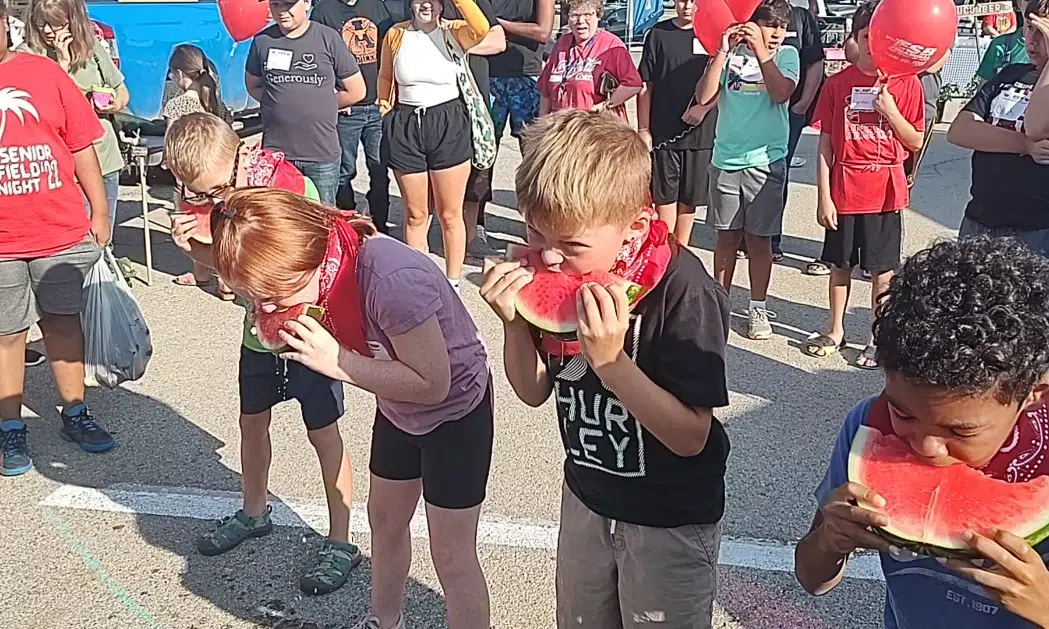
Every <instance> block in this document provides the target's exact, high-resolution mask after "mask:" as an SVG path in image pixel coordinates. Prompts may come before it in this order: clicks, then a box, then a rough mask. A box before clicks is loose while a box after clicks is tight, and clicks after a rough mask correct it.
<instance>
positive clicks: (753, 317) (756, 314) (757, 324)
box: [747, 308, 776, 341]
mask: <svg viewBox="0 0 1049 629" xmlns="http://www.w3.org/2000/svg"><path fill="white" fill-rule="evenodd" d="M775 318H776V313H774V312H770V311H768V310H766V309H765V308H752V309H751V310H750V312H749V313H748V317H747V338H750V339H753V340H755V341H767V340H769V339H770V338H772V324H771V323H769V319H775Z"/></svg>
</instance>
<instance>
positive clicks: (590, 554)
mask: <svg viewBox="0 0 1049 629" xmlns="http://www.w3.org/2000/svg"><path fill="white" fill-rule="evenodd" d="M720 545H721V525H720V524H710V525H690V526H681V527H678V528H673V529H662V528H653V527H648V526H638V525H636V524H626V523H623V522H617V521H615V520H609V519H608V518H603V517H601V516H599V515H597V514H596V513H594V512H593V511H591V510H590V509H588V508H587V507H586V505H584V504H583V503H582V502H580V501H579V499H578V498H576V496H575V494H573V493H572V490H570V489H569V488H568V486H567V485H565V486H563V487H562V489H561V530H560V532H559V533H558V536H557V578H556V588H557V627H558V629H642V628H644V629H649V628H650V627H659V629H708V628H709V627H711V626H712V617H713V614H714V595H715V594H716V592H717V564H718V550H719V548H720Z"/></svg>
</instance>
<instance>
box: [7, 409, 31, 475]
mask: <svg viewBox="0 0 1049 629" xmlns="http://www.w3.org/2000/svg"><path fill="white" fill-rule="evenodd" d="M31 469H33V459H31V458H29V449H28V448H27V447H26V426H25V422H23V421H19V420H17V419H14V420H9V421H5V422H0V476H18V475H20V474H25V473H26V472H28V471H29V470H31Z"/></svg>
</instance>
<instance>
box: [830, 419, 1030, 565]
mask: <svg viewBox="0 0 1049 629" xmlns="http://www.w3.org/2000/svg"><path fill="white" fill-rule="evenodd" d="M882 436H883V434H882V432H881V431H879V430H877V429H876V428H871V427H870V426H860V427H859V429H858V430H857V432H856V436H855V437H854V438H853V441H852V447H851V450H850V452H849V469H848V475H849V480H851V481H854V482H859V484H861V485H862V484H863V483H862V482H860V481H858V480H856V479H860V478H862V477H863V473H862V469H861V468H862V465H863V462H864V456H863V455H864V452H865V451H866V450H867V447H868V445H870V444H871V443H872V442H873V441H875V440H877V439H880V438H881V437H882ZM861 506H863V507H864V508H867V509H871V510H872V511H878V509H877V508H876V507H874V506H872V505H868V504H861ZM1031 518H1032V522H1037V523H1038V524H1040V526H1039V528H1038V529H1037V530H1035V531H1034V532H1033V533H1029V534H1027V535H1026V536H1025V537H1024V540H1025V541H1026V542H1027V543H1029V544H1030V545H1031V546H1032V547H1033V546H1037V545H1038V544H1040V543H1041V542H1043V541H1045V540H1046V539H1049V505H1036V506H1034V509H1033V513H1032V514H1031ZM874 532H875V533H877V534H878V535H879V536H880V537H882V538H883V539H885V540H886V541H888V542H889V543H890V544H892V545H894V546H898V547H900V548H903V549H906V550H910V551H912V552H914V553H917V554H920V555H926V556H930V557H943V558H946V559H961V560H969V559H976V558H980V557H982V555H981V554H980V553H979V552H977V551H975V550H973V549H971V548H969V547H968V546H965V545H964V544H963V543H961V542H955V541H954V540H950V539H944V540H936V543H933V542H930V541H928V540H926V541H921V540H914V539H911V538H909V537H907V535H906V533H905V532H904V531H901V530H899V529H898V528H895V527H893V526H892V524H891V523H890V525H889V526H888V527H884V528H875V529H874Z"/></svg>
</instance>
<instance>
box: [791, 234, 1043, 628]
mask: <svg viewBox="0 0 1049 629" xmlns="http://www.w3.org/2000/svg"><path fill="white" fill-rule="evenodd" d="M885 299H886V301H884V302H882V305H881V306H880V308H879V310H878V313H877V318H876V320H875V324H874V335H875V339H876V345H877V348H878V349H877V352H878V353H877V358H878V362H879V364H880V365H881V367H882V369H884V371H885V389H884V391H883V392H882V393H881V394H880V395H878V396H876V397H874V398H872V399H870V400H865V401H864V402H862V403H860V404H859V405H858V406H857V407H856V408H855V409H853V411H852V412H851V413H850V414H849V416H848V417H847V418H846V420H845V424H844V426H843V427H842V429H841V432H840V433H839V435H838V439H837V442H836V443H835V446H834V452H833V454H832V455H831V462H830V465H829V467H828V469H827V473H826V476H824V479H823V481H822V482H821V483H820V485H819V487H818V488H817V490H816V498H817V500H818V502H819V504H820V508H819V510H818V511H817V512H816V515H815V518H814V520H813V523H812V528H811V530H810V531H809V533H808V534H807V535H806V536H805V538H804V539H802V540H801V542H800V543H799V544H798V547H797V551H796V563H795V575H796V576H797V578H798V581H799V582H800V583H801V584H802V586H804V587H805V589H806V590H808V591H809V592H810V593H812V594H815V595H822V594H825V593H827V592H829V591H830V590H831V589H833V588H834V587H835V586H836V585H837V584H838V583H839V582H840V581H841V579H842V576H843V573H844V571H845V567H846V564H847V563H848V560H849V557H850V555H851V554H852V553H853V552H855V551H856V550H858V549H861V548H870V549H875V550H878V551H879V552H880V555H881V565H882V570H883V572H884V574H885V581H886V586H887V589H888V595H887V597H886V599H887V601H886V606H885V626H886V627H888V628H889V629H897V628H900V629H902V628H906V627H951V629H977V628H979V629H1021V628H1029V627H1033V626H1035V627H1049V569H1047V568H1046V563H1045V562H1046V561H1047V560H1049V541H1041V542H1040V543H1039V542H1038V541H1037V540H1038V539H1039V538H1041V537H1044V536H1043V535H1039V534H1035V535H1033V536H1032V537H1033V538H1034V540H1036V542H1035V543H1036V546H1035V547H1033V548H1032V546H1031V544H1030V543H1028V542H1027V541H1026V540H1025V539H1022V538H1021V537H1019V536H1017V535H1014V534H1013V533H1011V532H1009V531H1005V530H1001V529H996V528H993V527H987V526H984V525H983V524H981V525H980V526H983V527H984V528H985V530H984V531H982V534H981V533H979V532H973V531H971V530H962V531H958V532H957V535H956V539H959V540H960V541H961V542H962V544H961V545H962V546H963V547H964V546H968V548H962V549H958V548H955V549H953V550H952V551H950V552H945V551H944V549H937V548H934V547H926V548H924V549H922V550H923V552H925V553H931V554H940V555H948V556H955V557H957V556H959V555H960V553H959V552H958V551H959V550H962V551H966V552H967V554H968V555H969V556H971V557H975V558H976V559H973V560H971V561H963V560H960V559H949V560H948V559H944V558H942V557H941V558H940V559H934V558H932V557H926V556H921V555H916V554H913V553H911V552H909V551H907V550H902V549H900V548H898V547H896V545H895V544H902V543H903V541H904V540H902V539H899V538H893V542H892V543H891V544H890V541H889V540H888V539H886V536H885V533H882V532H881V531H882V530H883V529H886V528H891V529H892V530H894V531H898V530H900V528H901V526H905V524H906V522H905V520H907V519H908V518H907V516H909V515H910V514H909V513H908V508H909V507H910V506H911V503H913V505H917V506H918V507H919V508H918V509H915V512H916V516H918V517H925V518H926V520H925V522H924V527H925V528H928V529H940V528H943V529H949V528H950V524H951V520H952V519H957V520H959V521H963V522H964V521H968V518H969V516H970V515H971V513H972V512H976V511H981V512H983V513H984V514H985V517H992V516H995V517H997V516H1001V515H1002V514H1001V513H995V511H998V512H1000V511H1001V509H1002V505H1004V504H1011V508H1013V509H1017V508H1019V509H1020V510H1027V511H1029V512H1030V514H1029V515H1030V516H1031V518H1034V519H1045V512H1046V501H1045V500H1044V499H1042V498H1035V499H1034V500H1032V501H1031V504H1017V503H1015V502H1012V503H1010V502H1009V501H1007V500H1005V495H1006V494H1007V493H1010V488H1016V489H1017V490H1021V489H1030V490H1031V492H1032V495H1034V496H1043V497H1044V496H1045V495H1046V492H1045V490H1044V488H1045V487H1046V486H1047V483H1046V482H1045V480H1044V479H1045V478H1046V477H1049V409H1047V406H1046V400H1047V398H1049V260H1046V259H1044V258H1041V257H1039V256H1038V255H1036V254H1034V253H1032V252H1031V251H1030V250H1028V249H1027V248H1025V247H1024V246H1022V245H1020V244H1019V243H1018V242H1015V241H1013V240H1005V239H990V238H987V237H977V238H966V239H962V240H961V241H958V242H953V241H952V242H944V243H940V244H937V245H935V246H933V247H932V248H930V249H926V250H925V251H921V252H919V253H918V254H916V255H914V256H913V257H912V258H910V259H909V260H908V261H907V262H906V264H904V266H903V270H902V271H901V272H900V273H899V274H898V275H896V277H895V278H894V279H893V280H892V283H891V284H890V286H889V290H888V292H887V293H886V295H885ZM870 428H876V429H877V430H878V431H881V432H882V433H885V434H886V435H891V437H889V438H886V439H885V440H884V441H883V442H884V443H897V444H905V445H904V447H903V449H904V451H905V452H906V454H907V456H910V457H911V459H912V460H911V461H910V462H909V463H908V464H907V465H911V466H913V467H911V468H910V469H911V470H913V472H914V474H913V477H915V478H916V477H917V476H919V475H921V476H925V475H928V474H929V473H930V470H929V467H927V466H934V467H940V468H944V471H943V472H942V473H943V475H944V477H947V476H948V475H954V474H956V473H957V472H958V470H951V469H950V466H954V465H964V466H968V467H969V468H974V470H976V471H979V472H981V473H982V476H979V477H976V482H974V483H973V486H976V485H980V486H984V483H986V484H987V485H990V486H993V485H996V484H1000V487H1001V488H1002V489H1001V490H1000V491H999V494H1000V495H997V496H996V495H975V492H974V495H973V496H972V497H971V498H970V497H966V498H969V499H968V500H958V498H959V497H958V496H939V497H937V496H935V495H933V496H932V498H931V501H932V502H931V504H930V503H927V504H929V506H930V511H928V512H924V511H923V510H922V508H921V502H922V501H923V500H924V499H927V498H928V496H925V495H919V492H915V494H914V495H913V499H912V500H906V501H901V500H898V499H897V500H896V501H895V503H894V502H892V501H888V500H887V499H885V498H884V497H882V496H881V495H878V494H877V493H876V492H875V491H874V490H872V489H870V488H868V487H865V486H863V485H861V484H859V483H857V482H850V481H855V479H856V477H857V476H858V475H862V476H863V477H864V478H867V479H868V480H869V481H878V482H884V483H886V487H887V488H888V486H889V485H895V486H896V487H899V486H901V485H902V486H906V484H907V482H908V480H907V478H906V474H904V476H905V478H904V479H902V480H900V479H896V480H893V479H884V480H882V479H878V478H877V476H878V475H877V473H876V472H875V473H869V470H864V469H860V468H863V467H864V466H866V465H867V462H868V461H867V460H866V459H864V458H863V457H864V456H865V455H867V454H868V452H867V451H863V452H860V453H859V455H858V454H857V449H856V446H855V445H854V437H855V436H856V435H857V434H858V433H862V434H868V433H871V432H872V431H871V430H870ZM879 434H880V433H879ZM850 452H851V453H852V454H851V456H850ZM850 459H851V460H850ZM899 469H902V470H903V471H904V472H906V470H907V467H902V468H898V470H897V471H899ZM865 471H866V472H868V473H866V474H863V472H865ZM960 471H961V472H962V473H964V474H971V471H970V470H960ZM885 476H888V474H885ZM970 477H971V476H970ZM991 479H995V480H993V481H992V480H991ZM1016 483H1024V484H1026V485H1025V487H1024V488H1021V487H1019V486H1017V485H1015V484H1016ZM872 484H873V483H872ZM962 491H964V488H963V489H962ZM898 497H899V496H898ZM901 503H902V504H901ZM936 503H941V505H942V504H951V505H953V506H954V510H955V512H952V511H950V510H948V509H945V508H943V507H942V506H941V508H938V509H936V510H935V513H936V519H928V515H927V514H928V513H933V511H932V510H931V509H932V505H935V504H936ZM889 513H892V514H894V515H893V516H892V518H890V517H889V515H888V514H889ZM1005 515H1007V516H1010V517H1011V519H1012V520H1016V519H1018V518H1017V516H1019V517H1020V518H1022V516H1023V515H1024V514H1022V513H1021V514H1005ZM1030 524H1033V525H1034V527H1033V528H1035V529H1037V528H1038V526H1039V523H1038V522H1033V523H1030ZM1046 524H1049V522H1041V526H1045V525H1046ZM967 528H968V527H966V529H967ZM1028 528H1032V527H1031V526H1028ZM905 539H906V538H905ZM946 539H948V540H949V539H950V538H949V537H948V538H946ZM933 546H935V545H933Z"/></svg>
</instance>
